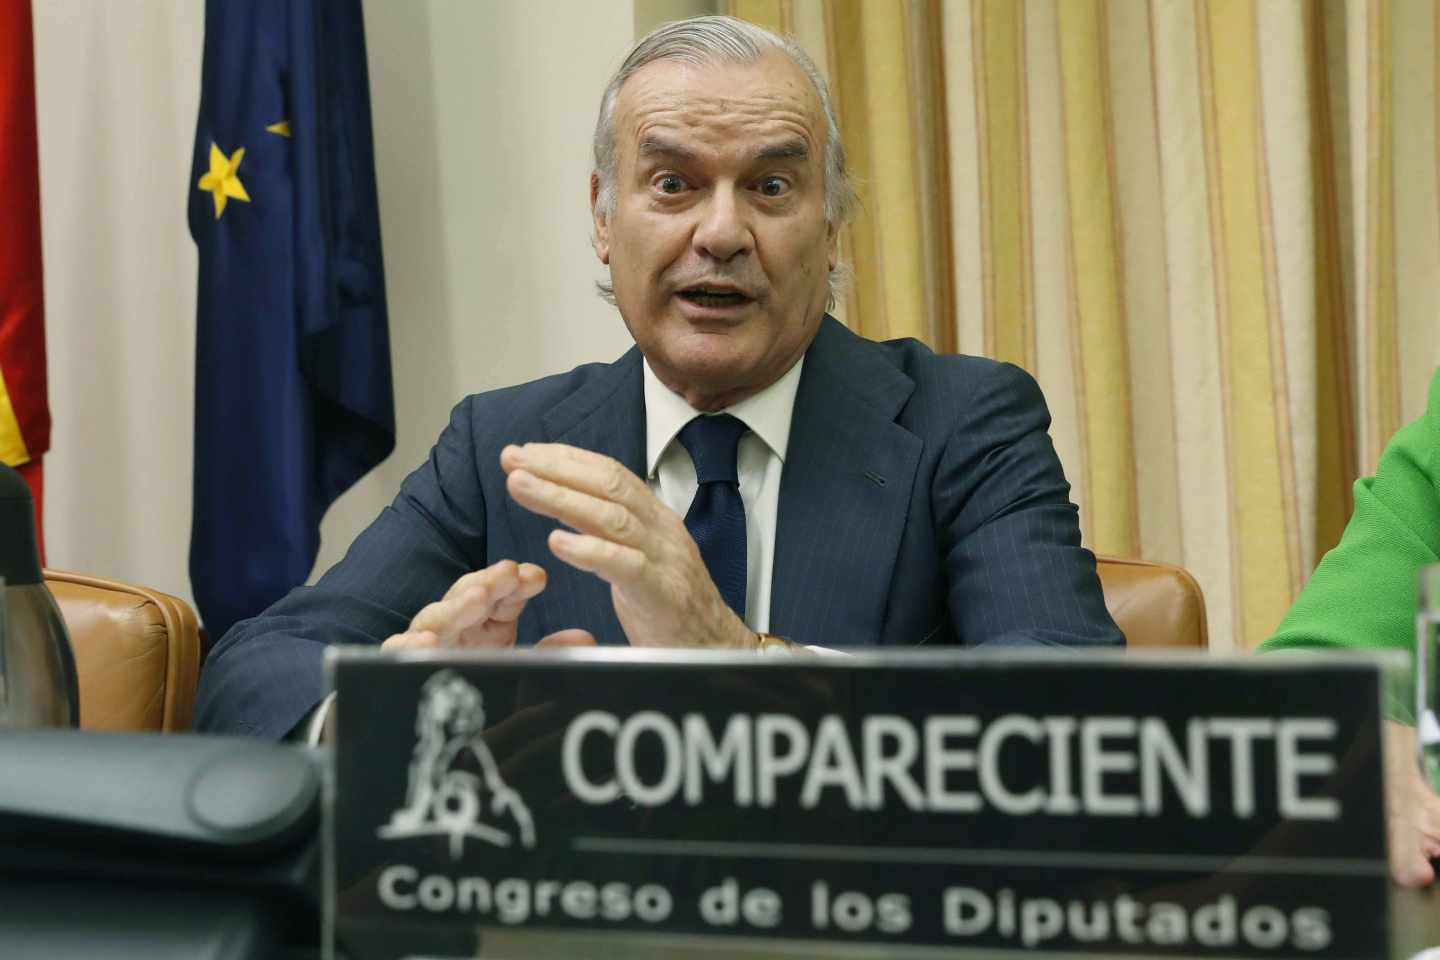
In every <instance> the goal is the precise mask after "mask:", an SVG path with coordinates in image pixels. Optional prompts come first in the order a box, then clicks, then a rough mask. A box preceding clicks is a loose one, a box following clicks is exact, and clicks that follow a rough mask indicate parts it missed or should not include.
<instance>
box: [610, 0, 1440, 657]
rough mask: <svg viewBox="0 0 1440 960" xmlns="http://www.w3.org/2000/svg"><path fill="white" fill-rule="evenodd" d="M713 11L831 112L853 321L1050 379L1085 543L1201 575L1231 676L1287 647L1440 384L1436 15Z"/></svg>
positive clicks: (1282, 4)
mask: <svg viewBox="0 0 1440 960" xmlns="http://www.w3.org/2000/svg"><path fill="white" fill-rule="evenodd" d="M702 5H703V4H702ZM663 6H664V2H663V0H654V2H652V3H650V4H649V5H648V8H655V10H658V9H659V8H660V7H663ZM688 6H689V7H696V3H695V2H693V0H692V2H690V3H689V4H688ZM710 8H711V9H713V11H714V12H730V13H733V14H735V15H737V16H742V17H745V18H747V19H750V20H752V21H754V22H757V23H760V24H762V25H764V26H767V27H771V28H773V29H777V30H780V31H783V32H787V33H790V34H792V35H794V36H795V37H796V38H797V39H798V40H799V41H800V42H801V43H802V44H803V45H804V46H805V47H806V49H807V50H808V51H810V53H811V55H812V56H813V57H814V58H815V60H816V61H817V63H818V64H819V66H820V68H821V70H822V71H824V72H825V73H826V75H827V76H828V78H829V80H830V83H831V87H832V90H833V91H834V93H835V97H836V101H837V106H838V109H839V112H840V121H841V125H842V129H843V131H844V136H845V138H846V146H847V148H848V150H849V152H850V156H851V160H852V166H853V169H854V171H855V174H856V175H857V177H858V179H859V181H860V192H861V195H862V199H863V204H864V206H863V210H862V212H861V214H860V216H859V217H857V219H856V220H855V222H854V224H852V226H851V228H850V230H849V231H848V235H847V236H846V238H845V249H846V251H847V255H848V256H849V257H850V259H851V260H852V262H853V264H854V268H855V283H854V286H853V288H852V291H851V294H850V296H849V300H848V302H847V303H846V304H845V305H844V309H843V313H844V319H846V321H847V322H848V323H849V324H850V325H851V326H852V327H854V328H855V329H857V330H859V331H861V332H862V333H864V334H866V335H867V336H872V337H876V338H888V337H897V336H914V337H919V338H921V339H924V340H926V341H927V342H929V343H930V344H932V345H933V346H934V347H935V348H936V349H939V350H947V351H948V350H959V351H962V352H966V353H978V354H985V355H988V356H993V357H997V358H999V359H1002V360H1008V361H1011V362H1013V363H1017V364H1019V365H1021V366H1023V367H1025V368H1026V369H1027V370H1029V371H1030V372H1031V373H1033V374H1034V375H1035V376H1036V377H1037V379H1038V380H1039V381H1040V383H1041V385H1042V386H1043V387H1044V390H1045V394H1046V396H1047V398H1048V399H1049V402H1050V406H1051V412H1052V414H1053V416H1054V425H1053V428H1052V433H1053V436H1054V438H1055V443H1056V446H1057V447H1058V449H1059V451H1060V455H1061V458H1062V460H1063V461H1064V463H1065V467H1066V472H1067V474H1068V475H1069V477H1070V479H1071V483H1072V484H1073V486H1074V494H1073V496H1074V499H1075V501H1076V502H1077V503H1078V504H1079V505H1080V508H1081V519H1082V525H1083V529H1084V532H1085V537H1086V541H1087V543H1088V544H1089V545H1090V546H1091V547H1092V548H1093V549H1095V550H1096V551H1097V552H1100V553H1105V554H1117V555H1122V556H1132V557H1143V558H1148V559H1155V560H1163V561H1168V562H1171V563H1178V564H1181V565H1183V566H1185V567H1186V568H1188V569H1189V570H1190V571H1191V572H1192V573H1193V574H1194V575H1195V576H1196V578H1197V579H1198V580H1199V581H1200V583H1201V585H1202V587H1203V588H1204V590H1205V594H1206V600H1207V604H1208V608H1209V616H1210V629H1211V644H1212V648H1214V649H1220V650H1225V649H1231V648H1242V649H1248V648H1250V647H1253V646H1255V645H1256V644H1258V643H1259V642H1260V641H1261V640H1263V639H1264V638H1265V637H1266V636H1268V635H1269V633H1270V632H1271V630H1273V628H1274V627H1275V625H1276V624H1277V623H1278V622H1279V620H1280V617H1281V615H1282V614H1283V613H1284V611H1285V610H1286V609H1287V608H1288V606H1289V605H1290V603H1291V601H1292V600H1293V599H1294V597H1295V595H1296V593H1297V592H1298V591H1299V589H1300V588H1301V586H1303V584H1304V581H1305V578H1306V577H1307V576H1308V575H1309V572H1310V571H1311V570H1312V569H1313V568H1314V566H1315V564H1316V563H1317V562H1318V560H1319V558H1320V556H1321V555H1322V554H1323V552H1324V551H1325V550H1326V549H1328V548H1329V547H1330V546H1331V545H1332V544H1334V543H1335V541H1336V540H1337V539H1338V537H1339V535H1340V532H1341V530H1342V529H1343V527H1344V524H1345V521H1346V519H1347V517H1348V516H1349V511H1350V493H1349V487H1350V484H1351V483H1352V482H1353V481H1354V479H1355V478H1356V477H1357V476H1360V475H1361V474H1363V473H1367V472H1369V471H1370V470H1372V469H1373V467H1374V464H1375V462H1376V460H1377V459H1378V456H1379V453H1380V450H1381V448H1382V447H1383V446H1384V443H1385V441H1386V439H1387V438H1388V437H1389V435H1390V434H1391V433H1392V432H1394V430H1395V429H1396V428H1397V427H1398V426H1399V425H1400V424H1401V423H1402V422H1404V421H1405V420H1407V419H1410V418H1412V417H1414V416H1417V415H1418V414H1419V412H1420V411H1421V410H1422V409H1423V407H1424V401H1425V388H1426V384H1427V383H1428V380H1429V377H1430V374H1431V372H1432V371H1433V370H1434V368H1435V367H1436V366H1437V365H1440V323H1437V306H1440V162H1437V157H1440V154H1437V149H1440V144H1437V139H1436V126H1437V112H1440V96H1437V92H1440V59H1437V55H1436V48H1437V36H1440V4H1435V3H1432V2H1429V0H1397V2H1390V0H1108V2H1107V0H830V2H823V0H728V2H726V0H720V2H716V3H714V4H712V5H711V6H710ZM637 10H638V8H637ZM655 10H652V11H651V13H655ZM685 12H686V13H693V12H699V11H698V9H696V10H689V9H687V10H686V11H685ZM649 25H650V24H649V23H647V24H643V25H642V24H641V23H639V22H638V16H637V28H639V27H642V26H646V27H648V26H649Z"/></svg>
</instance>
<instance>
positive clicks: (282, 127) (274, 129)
mask: <svg viewBox="0 0 1440 960" xmlns="http://www.w3.org/2000/svg"><path fill="white" fill-rule="evenodd" d="M265 132H266V133H278V134H279V135H280V136H282V137H288V136H290V121H289V120H281V121H280V122H279V123H272V124H270V126H268V127H266V128H265Z"/></svg>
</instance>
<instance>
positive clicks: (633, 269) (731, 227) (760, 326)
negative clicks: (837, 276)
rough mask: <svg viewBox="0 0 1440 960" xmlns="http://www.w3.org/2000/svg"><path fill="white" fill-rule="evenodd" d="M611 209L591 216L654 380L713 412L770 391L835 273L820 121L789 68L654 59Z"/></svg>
mask: <svg viewBox="0 0 1440 960" xmlns="http://www.w3.org/2000/svg"><path fill="white" fill-rule="evenodd" d="M615 150H616V158H615V205H614V210H613V211H611V212H608V213H607V212H606V211H604V210H601V209H599V208H598V207H597V206H596V203H595V200H596V193H597V188H598V182H597V181H595V180H594V178H592V181H591V187H590V196H591V207H592V210H593V212H594V216H595V234H596V242H595V249H596V253H597V254H599V256H600V259H601V261H602V262H604V263H607V264H609V265H610V278H611V282H612V283H613V284H614V287H615V299H616V302H617V303H618V304H619V306H620V314H621V316H622V317H624V319H625V325H626V326H627V327H629V329H630V335H631V336H632V337H634V338H635V342H636V343H637V344H638V345H639V346H640V350H641V351H642V352H643V353H644V354H645V356H646V358H647V359H648V360H649V361H650V366H651V367H652V368H653V369H654V370H655V373H656V375H657V376H658V377H659V378H660V381H661V382H662V383H664V384H665V385H666V386H667V387H669V388H670V389H671V390H674V391H675V392H676V393H679V394H680V395H681V396H683V397H684V398H685V399H686V400H687V401H689V402H690V404H691V406H693V407H695V408H696V409H700V410H717V409H720V408H722V407H725V406H729V405H730V404H733V403H735V402H737V401H739V400H742V399H744V398H745V397H747V396H750V395H751V394H754V393H755V392H757V391H759V390H761V389H763V388H764V387H766V386H768V385H770V384H771V383H773V382H774V381H775V380H777V379H779V377H780V376H781V375H782V374H784V372H785V371H786V370H788V369H789V368H790V366H791V365H792V364H793V363H794V362H795V361H796V360H798V359H799V357H800V355H801V354H802V353H804V352H805V348H806V347H808V346H809V345H810V341H811V340H812V339H813V338H814V336H815V332H816V330H817V329H819V324H820V318H821V316H822V315H823V313H824V310H825V302H826V298H827V295H828V290H829V285H828V284H829V272H830V270H831V269H832V268H833V267H834V265H835V255H836V249H835V245H836V234H835V231H834V229H832V227H831V226H830V224H828V223H827V222H826V220H825V195H824V194H825V178H824V159H823V158H824V151H825V121H824V115H823V113H822V112H821V107H820V102H819V98H818V96H817V95H816V93H815V90H814V87H813V86H812V85H811V83H810V80H809V78H807V77H806V76H805V74H804V73H802V72H801V70H800V69H799V68H798V67H797V66H796V65H795V64H793V63H792V62H790V60H789V58H788V57H785V56H784V55H782V54H780V53H778V52H777V53H774V54H771V55H769V56H767V57H765V58H764V59H762V60H761V61H760V62H759V63H755V64H746V65H729V64H727V65H714V66H703V67H696V66H692V65H689V64H681V63H675V62H671V61H660V62H657V63H652V64H650V65H649V66H646V67H645V68H643V69H642V70H640V71H639V72H638V73H636V74H635V75H634V76H632V77H631V78H630V79H629V80H628V81H626V83H625V86H624V87H622V88H621V90H620V96H619V99H618V101H617V103H616V107H615Z"/></svg>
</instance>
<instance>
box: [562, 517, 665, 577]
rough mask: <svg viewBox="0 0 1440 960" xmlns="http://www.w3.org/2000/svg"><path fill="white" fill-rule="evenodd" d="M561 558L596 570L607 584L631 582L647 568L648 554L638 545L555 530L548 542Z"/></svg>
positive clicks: (588, 569)
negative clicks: (633, 545)
mask: <svg viewBox="0 0 1440 960" xmlns="http://www.w3.org/2000/svg"><path fill="white" fill-rule="evenodd" d="M546 542H547V543H548V544H549V545H550V550H551V551H552V552H553V553H554V554H555V556H557V557H559V558H560V559H561V560H563V561H565V562H566V563H568V564H570V565H571V566H572V567H575V568H577V569H580V570H584V571H586V572H588V573H593V574H595V575H596V576H597V577H599V578H600V579H601V580H604V581H605V582H606V583H610V584H616V583H621V584H624V583H631V582H633V581H634V580H636V579H637V578H638V577H640V576H641V575H642V574H643V573H644V570H645V567H646V558H645V554H644V553H642V552H641V551H640V550H638V549H636V548H635V547H629V546H624V545H622V544H618V543H613V542H611V541H609V540H606V539H604V538H602V537H594V536H587V535H585V534H579V533H571V532H570V531H569V530H552V531H550V537H549V539H548V540H547V541H546Z"/></svg>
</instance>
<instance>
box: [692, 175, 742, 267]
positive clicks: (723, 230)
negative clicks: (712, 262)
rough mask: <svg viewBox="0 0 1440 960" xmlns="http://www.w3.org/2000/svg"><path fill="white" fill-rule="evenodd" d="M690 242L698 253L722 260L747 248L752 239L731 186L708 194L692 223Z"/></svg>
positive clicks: (721, 187)
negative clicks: (693, 227) (699, 212)
mask: <svg viewBox="0 0 1440 960" xmlns="http://www.w3.org/2000/svg"><path fill="white" fill-rule="evenodd" d="M694 243H695V247H696V248H697V249H699V250H700V251H701V252H703V253H705V254H708V255H709V256H711V257H713V258H715V259H716V260H719V261H721V262H722V263H723V262H725V261H727V260H729V259H731V258H732V257H734V256H736V255H737V254H741V253H745V252H747V251H749V250H750V248H751V246H752V245H753V243H754V238H753V237H752V236H751V233H750V225H749V222H748V220H747V218H746V211H745V208H744V206H743V204H742V202H741V200H740V198H739V197H738V196H737V195H736V192H735V188H734V187H730V186H720V187H717V188H716V189H715V190H714V191H713V192H712V193H711V195H710V198H709V200H708V201H707V202H706V203H705V205H704V207H703V208H702V210H701V216H700V222H699V223H698V224H696V227H695V238H694Z"/></svg>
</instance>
